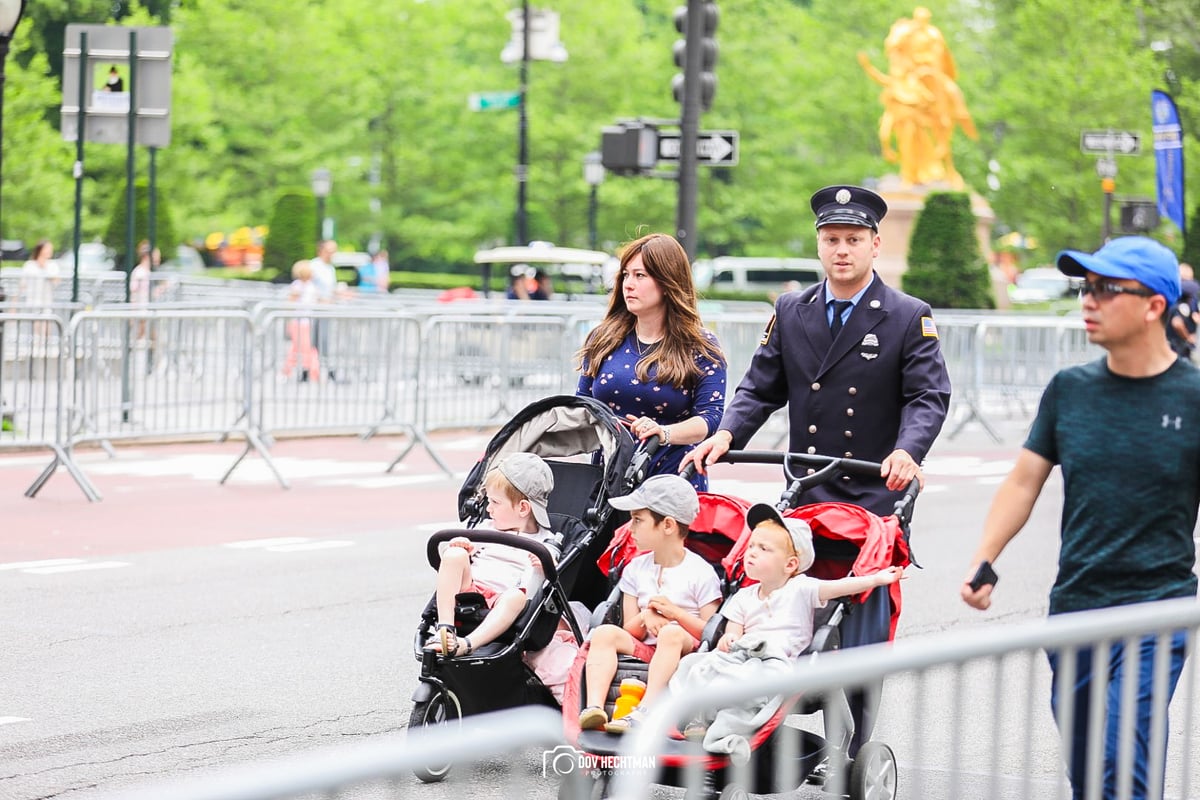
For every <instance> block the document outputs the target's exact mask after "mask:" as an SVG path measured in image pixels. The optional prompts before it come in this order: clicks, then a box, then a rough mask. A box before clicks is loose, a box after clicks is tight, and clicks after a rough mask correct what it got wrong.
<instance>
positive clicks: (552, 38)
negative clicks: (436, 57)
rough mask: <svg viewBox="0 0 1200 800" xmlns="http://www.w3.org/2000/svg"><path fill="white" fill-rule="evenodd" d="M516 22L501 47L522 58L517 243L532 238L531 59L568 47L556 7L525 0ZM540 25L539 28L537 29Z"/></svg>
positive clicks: (559, 54)
mask: <svg viewBox="0 0 1200 800" xmlns="http://www.w3.org/2000/svg"><path fill="white" fill-rule="evenodd" d="M506 16H507V17H508V20H509V22H511V23H512V28H513V38H512V39H511V40H510V41H509V43H508V44H507V45H505V46H504V49H503V50H501V51H500V60H501V61H502V62H504V63H505V64H512V63H513V62H519V63H520V65H521V69H520V73H519V77H518V83H519V86H518V87H517V89H518V94H519V96H520V99H519V100H518V103H517V168H516V176H517V214H516V221H515V222H516V225H515V227H516V237H517V241H516V243H517V244H518V245H524V244H526V243H527V242H528V241H529V233H528V225H527V222H528V219H527V216H526V214H525V194H526V192H525V187H526V183H527V182H528V179H529V117H528V116H527V114H526V102H525V99H526V91H527V89H528V83H529V62H530V61H533V60H537V61H558V62H562V61H566V60H567V49H566V48H565V47H563V45H562V42H560V41H559V40H558V15H557V14H555V13H554V12H553V11H545V10H541V9H537V10H535V9H531V8H530V7H529V0H522V2H521V9H520V10H519V11H518V10H516V9H513V10H512V11H510V12H508V14H507V15H506ZM535 29H536V30H535Z"/></svg>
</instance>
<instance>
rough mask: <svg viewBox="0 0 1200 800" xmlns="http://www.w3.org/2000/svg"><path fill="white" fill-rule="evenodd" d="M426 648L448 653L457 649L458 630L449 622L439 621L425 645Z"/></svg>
mask: <svg viewBox="0 0 1200 800" xmlns="http://www.w3.org/2000/svg"><path fill="white" fill-rule="evenodd" d="M425 649H426V650H432V651H434V652H435V653H442V654H445V653H450V654H451V655H453V654H454V651H455V650H457V649H458V632H457V631H456V630H455V629H454V626H453V625H451V624H450V623H449V622H439V623H438V624H437V628H436V629H435V631H434V634H433V636H432V637H431V638H430V641H429V643H428V644H427V645H425Z"/></svg>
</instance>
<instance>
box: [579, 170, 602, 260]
mask: <svg viewBox="0 0 1200 800" xmlns="http://www.w3.org/2000/svg"><path fill="white" fill-rule="evenodd" d="M583 179H584V181H586V182H587V185H588V187H589V188H590V190H591V191H590V193H589V196H588V247H590V248H591V249H592V250H595V249H596V205H597V203H596V200H597V198H596V191H597V189H599V188H600V184H602V183H604V164H602V163H600V153H598V152H597V151H595V150H593V151H592V152H590V153H588V154H586V155H585V156H584V157H583Z"/></svg>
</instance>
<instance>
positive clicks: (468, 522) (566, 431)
mask: <svg viewBox="0 0 1200 800" xmlns="http://www.w3.org/2000/svg"><path fill="white" fill-rule="evenodd" d="M514 452H528V453H533V454H535V455H538V456H541V457H542V458H544V459H545V460H546V462H547V463H548V464H549V466H550V471H551V473H552V474H553V475H554V490H553V491H552V492H551V494H550V502H549V512H550V522H551V527H552V529H553V530H554V531H555V532H556V533H558V534H560V535H561V539H560V550H561V553H562V555H561V557H560V558H559V560H558V562H557V563H555V562H554V561H553V560H552V557H551V555H550V552H549V550H547V548H545V547H543V546H542V545H541V544H540V543H538V542H534V541H530V540H529V539H524V538H522V537H519V536H516V535H514V534H511V533H501V532H498V531H491V530H480V529H478V528H477V527H476V526H477V525H479V524H480V523H481V522H482V521H483V520H484V519H485V516H486V513H485V508H486V497H485V495H484V477H485V476H486V475H487V473H488V471H489V470H490V469H492V468H493V467H494V466H495V465H496V464H497V463H499V461H500V460H502V459H503V458H504V457H505V456H507V455H508V454H510V453H514ZM652 455H653V450H651V449H646V448H643V447H639V446H637V445H636V443H635V442H634V440H633V439H632V438H631V437H630V435H629V432H628V430H627V429H626V428H625V427H624V426H623V425H622V424H621V423H620V421H619V420H618V419H617V418H616V417H615V416H614V415H613V414H612V412H611V411H610V410H609V409H608V408H607V407H606V406H605V405H604V404H602V403H599V402H597V401H595V400H593V399H591V398H584V397H572V396H566V395H563V396H555V397H549V398H546V399H544V400H540V401H537V402H535V403H533V404H531V405H529V406H527V407H526V408H524V409H522V410H521V411H520V412H518V413H517V414H516V415H515V416H514V417H513V418H512V419H511V420H510V421H509V422H507V423H506V424H505V425H504V426H503V427H502V428H501V429H500V430H499V431H498V432H497V433H496V435H495V436H494V437H493V438H492V440H491V442H489V444H488V446H487V449H486V452H485V453H484V455H483V457H482V458H481V459H480V460H479V462H478V463H477V464H476V465H475V467H474V468H473V469H472V470H471V472H470V474H469V475H468V476H467V479H466V481H465V482H464V483H463V486H462V489H461V490H460V492H459V518H460V519H461V520H462V521H463V522H464V527H463V528H455V529H450V530H443V531H439V532H437V533H435V534H434V535H433V536H431V537H430V539H429V542H428V545H427V548H426V549H427V556H428V559H429V564H430V566H432V567H433V568H434V569H435V570H436V569H437V568H438V566H439V565H440V563H441V555H440V548H439V546H440V545H441V544H442V543H444V542H448V541H449V540H450V539H453V538H455V537H458V536H464V537H466V538H468V539H470V540H471V541H472V542H475V543H481V544H482V543H496V544H504V545H508V546H511V547H516V548H519V549H522V550H526V551H528V552H530V553H533V554H534V555H535V556H537V557H538V558H539V559H540V560H541V562H542V566H543V569H542V571H543V574H544V576H545V579H544V581H543V582H542V585H541V587H539V588H538V589H537V590H535V591H533V592H531V594H530V597H529V602H528V603H527V605H526V607H525V610H524V611H523V612H522V613H521V615H520V616H519V617H518V618H517V620H516V622H515V623H514V624H513V626H512V627H511V628H510V630H509V631H508V632H507V633H506V634H505V635H504V636H502V637H501V638H499V639H497V640H496V641H494V642H491V643H489V644H486V645H484V646H482V647H479V648H477V649H476V650H474V651H473V652H472V653H470V654H469V655H467V656H459V657H453V658H446V657H443V656H441V655H440V654H438V653H437V652H435V651H433V650H429V649H426V645H427V643H428V642H429V641H430V639H431V637H432V634H433V631H434V627H435V625H436V623H437V597H436V595H434V596H433V597H431V598H430V600H429V602H428V603H427V604H426V606H425V609H424V611H423V612H422V614H421V618H420V620H419V622H418V624H417V629H416V632H415V635H414V637H413V655H414V656H415V658H416V659H417V661H419V662H420V664H421V672H420V678H419V682H418V684H417V686H416V689H415V690H414V691H413V694H412V701H413V708H412V714H411V717H410V720H409V728H410V729H416V728H420V727H423V726H427V725H440V724H445V723H453V722H457V721H459V720H460V719H462V718H463V717H465V716H469V715H472V714H479V713H483V712H487V711H496V710H500V709H504V708H512V707H515V706H522V705H538V704H540V705H548V706H551V707H553V708H557V707H558V703H557V701H556V699H555V697H554V696H553V693H552V691H551V689H550V688H549V687H547V686H546V685H545V684H543V683H542V682H541V681H540V680H539V678H538V676H537V674H536V673H535V671H534V670H533V669H532V668H531V667H530V666H529V664H528V663H527V659H526V658H524V656H525V655H526V654H527V653H533V652H537V651H541V650H543V649H544V648H546V647H547V646H548V645H549V644H550V643H551V641H552V639H554V637H555V636H556V634H557V633H558V632H559V631H560V630H562V629H563V626H564V625H565V626H567V627H569V628H570V630H571V633H572V634H573V636H574V639H575V641H576V642H581V641H582V639H583V636H582V632H581V629H580V626H579V624H578V623H577V620H576V617H575V614H574V613H572V610H571V607H570V605H571V603H572V601H578V602H579V603H582V604H583V605H584V606H585V607H586V608H587V609H591V608H593V607H595V606H596V605H597V604H598V603H600V602H601V601H602V600H603V598H604V597H605V596H606V595H607V593H608V585H607V579H606V577H605V576H604V575H603V574H602V573H600V571H599V570H598V569H597V566H596V563H597V560H598V557H599V555H600V554H602V553H603V552H604V550H605V548H606V547H607V546H608V544H609V542H610V541H611V538H612V534H613V531H614V529H615V528H616V527H617V525H618V524H619V523H620V522H621V521H623V519H624V518H625V517H624V515H622V514H620V513H618V512H615V509H613V508H612V506H610V505H609V504H608V498H609V497H614V496H617V495H622V494H625V493H627V492H629V491H630V490H632V489H633V488H634V487H636V486H637V484H638V483H640V482H641V481H642V480H643V479H644V477H645V473H646V469H647V466H648V463H649V460H650V458H651V457H652ZM476 613H478V614H483V613H486V610H484V609H476ZM456 623H458V619H456ZM449 770H450V766H449V763H443V764H430V765H427V766H425V767H422V768H420V769H418V770H416V774H417V777H418V778H420V779H421V780H422V781H425V782H434V781H440V780H442V779H443V778H445V777H446V775H447V773H448V772H449Z"/></svg>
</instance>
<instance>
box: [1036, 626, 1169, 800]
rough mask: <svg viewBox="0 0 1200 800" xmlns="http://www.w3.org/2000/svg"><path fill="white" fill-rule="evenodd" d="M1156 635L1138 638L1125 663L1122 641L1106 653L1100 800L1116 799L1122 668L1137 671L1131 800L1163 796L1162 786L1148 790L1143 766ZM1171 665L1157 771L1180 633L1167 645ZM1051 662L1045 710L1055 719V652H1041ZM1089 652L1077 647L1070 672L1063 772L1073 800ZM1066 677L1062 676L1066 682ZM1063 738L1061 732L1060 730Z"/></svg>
mask: <svg viewBox="0 0 1200 800" xmlns="http://www.w3.org/2000/svg"><path fill="white" fill-rule="evenodd" d="M1156 639H1157V637H1156V636H1154V635H1148V636H1145V637H1143V638H1142V640H1141V642H1140V644H1139V647H1138V652H1137V654H1136V655H1137V660H1136V661H1133V660H1132V659H1130V660H1128V661H1127V659H1126V653H1125V643H1124V642H1117V643H1116V644H1113V645H1112V646H1111V649H1110V651H1109V663H1108V676H1107V685H1106V687H1105V690H1106V691H1105V694H1104V698H1105V714H1104V718H1103V719H1104V721H1103V723H1102V725H1103V735H1104V745H1103V746H1104V762H1103V767H1102V774H1103V776H1104V791H1103V792H1102V793H1101V797H1103V798H1104V800H1115V798H1116V796H1117V752H1118V751H1117V747H1118V745H1117V742H1118V737H1119V735H1120V734H1119V731H1120V724H1121V713H1122V709H1121V683H1122V681H1123V679H1124V677H1123V676H1124V674H1125V670H1126V669H1127V668H1129V669H1135V670H1137V692H1136V698H1135V702H1136V704H1137V711H1136V714H1137V716H1136V719H1135V721H1134V726H1133V734H1134V740H1133V782H1132V786H1133V794H1132V797H1133V800H1149V798H1161V797H1162V793H1163V788H1162V785H1161V784H1160V785H1158V786H1154V787H1150V786H1148V785H1147V781H1148V775H1147V772H1148V767H1149V761H1150V720H1151V715H1152V713H1153V711H1152V708H1153V706H1152V704H1151V692H1152V689H1153V684H1154V646H1155V641H1156ZM1169 652H1170V659H1171V662H1170V667H1169V669H1168V671H1167V695H1166V697H1165V698H1164V699H1163V701H1162V702H1163V713H1162V725H1163V730H1162V736H1163V754H1162V764H1160V765H1159V766H1160V768H1161V770H1165V769H1166V760H1167V759H1166V735H1167V715H1166V705H1167V704H1169V703H1170V702H1171V697H1172V696H1173V695H1174V694H1175V685H1176V684H1177V683H1178V682H1179V675H1180V673H1181V672H1182V671H1183V661H1184V658H1186V656H1187V634H1186V632H1185V631H1176V632H1175V633H1174V634H1173V635H1172V636H1171V647H1170V651H1169ZM1046 655H1047V656H1048V657H1049V659H1050V670H1051V672H1053V673H1054V683H1053V684H1052V686H1051V689H1050V707H1051V709H1052V710H1053V711H1054V714H1055V718H1056V719H1057V717H1058V706H1059V698H1058V671H1059V667H1060V665H1059V659H1060V654H1059V653H1058V652H1056V651H1048V652H1047V654H1046ZM1092 656H1093V653H1092V648H1090V647H1081V648H1080V649H1079V654H1078V656H1077V658H1076V671H1075V687H1074V719H1073V720H1072V727H1071V730H1070V732H1069V733H1070V736H1069V741H1070V750H1071V752H1070V754H1069V757H1068V758H1067V774H1068V776H1069V777H1070V779H1071V791H1072V797H1073V798H1075V800H1083V797H1084V795H1085V791H1086V788H1087V783H1086V781H1087V778H1088V775H1087V771H1086V765H1087V748H1088V736H1087V727H1088V716H1089V713H1090V712H1089V708H1090V703H1091V684H1092V678H1093V674H1092ZM1070 677H1071V676H1070V675H1067V676H1066V678H1067V679H1068V680H1069V679H1070ZM1096 677H1097V679H1098V680H1104V679H1105V678H1104V677H1103V676H1096ZM1064 738H1067V737H1066V732H1064Z"/></svg>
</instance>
